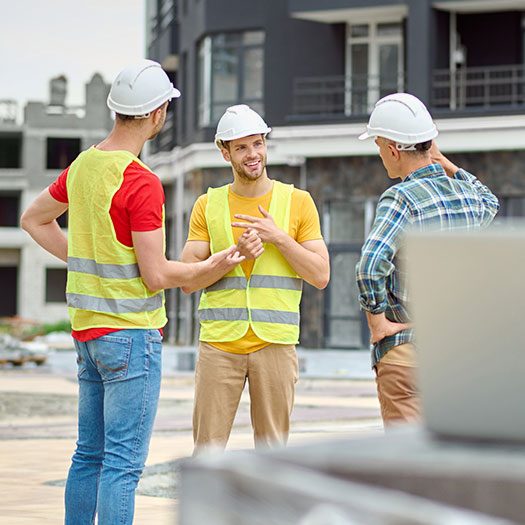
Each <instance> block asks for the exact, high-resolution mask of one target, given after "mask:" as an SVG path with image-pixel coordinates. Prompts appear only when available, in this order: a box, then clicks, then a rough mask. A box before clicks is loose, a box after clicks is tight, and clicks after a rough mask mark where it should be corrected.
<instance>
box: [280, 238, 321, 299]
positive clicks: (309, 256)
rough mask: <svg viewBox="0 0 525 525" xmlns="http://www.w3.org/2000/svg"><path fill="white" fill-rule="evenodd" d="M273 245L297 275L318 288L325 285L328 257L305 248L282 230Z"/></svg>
mask: <svg viewBox="0 0 525 525" xmlns="http://www.w3.org/2000/svg"><path fill="white" fill-rule="evenodd" d="M275 246H276V248H277V249H278V250H279V251H280V252H281V254H282V256H283V257H284V258H285V259H286V261H287V262H288V264H289V265H290V266H291V267H292V268H293V269H294V271H295V272H296V273H297V275H299V276H300V277H301V278H302V279H304V280H305V281H306V282H307V283H309V284H311V285H312V286H315V287H316V288H318V289H323V288H325V287H326V285H327V284H328V280H329V279H330V263H329V262H328V259H325V258H324V257H322V256H321V255H319V254H318V253H315V252H312V251H310V250H307V249H306V248H305V247H304V246H301V245H300V244H299V243H298V242H297V241H295V240H294V239H292V238H291V237H290V236H289V235H288V234H286V233H284V232H283V235H281V236H280V237H279V239H278V240H277V241H276V242H275Z"/></svg>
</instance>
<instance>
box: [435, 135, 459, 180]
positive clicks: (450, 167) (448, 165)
mask: <svg viewBox="0 0 525 525" xmlns="http://www.w3.org/2000/svg"><path fill="white" fill-rule="evenodd" d="M429 153H430V157H431V159H432V162H434V163H436V164H441V166H443V169H444V170H445V173H446V174H447V175H448V176H449V177H451V178H452V177H454V174H455V173H456V172H457V171H458V170H459V168H458V167H457V166H456V165H455V164H454V163H452V162H450V160H448V159H447V157H445V155H443V153H441V151H439V148H438V146H437V144H436V141H435V140H433V141H432V146H431V147H430V149H429Z"/></svg>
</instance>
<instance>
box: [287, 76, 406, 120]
mask: <svg viewBox="0 0 525 525" xmlns="http://www.w3.org/2000/svg"><path fill="white" fill-rule="evenodd" d="M404 86H405V78H404V75H402V74H400V75H399V76H398V77H397V78H389V79H385V78H384V77H381V76H378V75H376V76H373V75H353V76H348V75H338V76H325V77H299V78H295V79H294V83H293V106H292V117H296V118H300V117H302V118H313V119H325V118H338V117H347V116H364V115H368V114H369V113H370V111H371V110H372V108H373V107H374V104H375V102H376V101H377V100H378V99H379V98H381V97H383V96H385V95H388V94H390V93H395V92H397V91H403V90H404Z"/></svg>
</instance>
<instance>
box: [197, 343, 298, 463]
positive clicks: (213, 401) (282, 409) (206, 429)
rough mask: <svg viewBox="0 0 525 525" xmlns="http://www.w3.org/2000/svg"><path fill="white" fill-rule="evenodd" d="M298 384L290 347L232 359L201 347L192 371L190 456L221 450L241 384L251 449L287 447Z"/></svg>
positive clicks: (208, 346) (293, 348)
mask: <svg viewBox="0 0 525 525" xmlns="http://www.w3.org/2000/svg"><path fill="white" fill-rule="evenodd" d="M297 379H298V362H297V353H296V351H295V346H293V345H276V344H271V345H269V346H266V347H265V348H262V349H261V350H258V351H257V352H253V353H251V354H232V353H229V352H224V351H222V350H219V349H217V348H215V347H213V346H212V345H210V344H208V343H204V342H201V343H200V345H199V358H198V360H197V366H196V368H195V401H194V409H193V440H194V444H195V452H194V453H197V452H198V451H199V450H200V449H203V448H205V447H207V446H213V447H220V448H224V447H225V446H226V443H227V441H228V438H229V436H230V432H231V429H232V425H233V420H234V418H235V414H236V412H237V408H238V406H239V401H240V399H241V394H242V391H243V389H244V385H245V383H246V380H248V385H249V392H250V412H251V420H252V427H253V433H254V441H255V446H256V447H271V446H282V445H286V442H287V441H288V433H289V429H290V416H291V413H292V409H293V402H294V394H295V383H296V382H297Z"/></svg>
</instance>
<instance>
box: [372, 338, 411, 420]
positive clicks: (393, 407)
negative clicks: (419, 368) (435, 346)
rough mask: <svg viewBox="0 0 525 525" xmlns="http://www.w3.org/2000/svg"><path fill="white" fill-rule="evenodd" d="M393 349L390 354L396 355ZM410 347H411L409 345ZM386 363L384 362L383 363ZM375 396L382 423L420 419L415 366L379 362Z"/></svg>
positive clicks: (376, 369)
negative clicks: (379, 408) (376, 396)
mask: <svg viewBox="0 0 525 525" xmlns="http://www.w3.org/2000/svg"><path fill="white" fill-rule="evenodd" d="M404 346H408V345H400V346H399V347H394V348H393V349H392V350H393V351H394V352H392V350H390V351H389V352H388V353H387V354H386V355H387V356H388V354H390V352H392V354H393V355H397V353H396V350H397V349H400V347H404ZM410 346H411V345H410ZM385 361H386V362H385ZM375 373H376V385H377V395H378V397H379V404H380V406H381V417H382V418H383V423H384V425H385V427H386V426H389V425H390V424H392V423H400V422H415V421H418V420H420V419H421V406H420V400H419V394H418V391H417V386H416V368H415V366H406V365H400V364H394V363H391V362H389V360H388V359H385V360H383V359H382V360H381V361H379V363H377V364H376V366H375Z"/></svg>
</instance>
